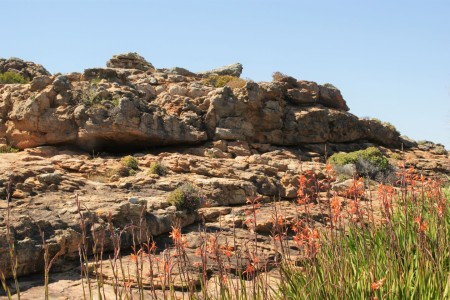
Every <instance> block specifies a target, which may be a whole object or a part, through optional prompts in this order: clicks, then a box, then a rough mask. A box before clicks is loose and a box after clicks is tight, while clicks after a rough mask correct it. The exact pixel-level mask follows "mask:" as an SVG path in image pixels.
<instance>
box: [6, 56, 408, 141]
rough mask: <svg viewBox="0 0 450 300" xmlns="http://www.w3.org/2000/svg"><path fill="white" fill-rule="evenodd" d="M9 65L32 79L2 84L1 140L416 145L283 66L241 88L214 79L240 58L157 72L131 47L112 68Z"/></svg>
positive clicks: (230, 72) (235, 68) (232, 69)
mask: <svg viewBox="0 0 450 300" xmlns="http://www.w3.org/2000/svg"><path fill="white" fill-rule="evenodd" d="M5 66H6V67H5ZM8 66H9V67H11V66H14V67H15V68H19V69H18V70H17V71H19V72H22V73H24V74H28V75H27V76H29V77H30V79H32V81H31V82H30V84H21V85H20V84H5V85H0V139H4V140H6V142H7V143H8V144H10V145H12V146H14V147H17V148H20V149H24V148H30V147H36V146H41V145H58V144H71V145H78V146H81V147H83V148H85V149H88V150H92V149H99V148H102V147H128V148H132V147H157V146H164V145H186V144H191V145H192V144H201V143H205V142H208V141H216V140H225V141H246V142H249V143H259V144H271V145H277V146H298V145H304V144H324V143H350V142H352V143H354V142H358V141H361V142H371V143H375V144H378V145H384V146H389V147H400V146H401V145H402V143H403V144H405V143H406V142H408V141H406V140H403V138H401V137H400V134H399V133H398V132H397V131H396V130H395V128H393V127H392V126H389V125H387V124H385V123H382V122H379V121H376V120H365V119H360V118H358V117H357V116H355V115H353V114H351V113H349V112H348V110H349V108H348V106H347V104H346V102H345V100H344V98H343V97H342V95H341V92H340V91H339V90H338V89H337V88H335V87H334V86H332V85H329V84H325V85H320V84H317V83H315V82H312V81H305V80H297V79H295V78H293V77H290V76H286V75H283V74H281V73H275V74H274V80H273V81H272V82H260V83H256V82H252V81H249V80H246V81H245V80H243V79H239V84H240V86H233V85H231V84H229V86H227V85H226V86H223V87H215V86H212V85H211V83H209V82H208V81H207V80H205V77H208V76H234V77H239V76H240V74H241V72H242V65H241V64H233V65H229V66H225V67H222V68H218V69H215V70H212V71H208V72H202V73H197V74H195V73H193V72H190V71H188V70H186V69H183V68H171V69H155V67H154V66H153V65H152V64H151V63H149V62H147V61H146V60H145V59H144V58H143V57H142V56H140V55H139V54H137V53H126V54H119V55H114V56H113V57H112V58H111V59H110V60H109V61H108V62H107V66H108V67H107V68H94V69H87V70H85V72H84V73H83V74H80V73H70V74H65V75H58V76H56V75H55V76H51V75H50V73H48V72H47V71H46V70H45V69H44V68H43V67H42V66H39V65H36V64H33V63H29V62H26V63H25V62H23V61H21V60H17V59H14V60H4V59H3V60H0V71H5V70H7V68H8ZM35 66H38V67H35ZM21 68H22V69H21ZM231 78H233V77H231ZM408 145H410V146H411V145H414V142H411V141H409V142H408Z"/></svg>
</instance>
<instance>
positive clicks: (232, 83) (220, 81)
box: [204, 75, 247, 88]
mask: <svg viewBox="0 0 450 300" xmlns="http://www.w3.org/2000/svg"><path fill="white" fill-rule="evenodd" d="M204 83H205V84H207V85H212V86H213V87H216V88H219V87H224V86H229V87H231V88H242V87H244V86H245V84H246V83H247V82H246V81H245V80H244V79H241V78H239V77H235V76H230V75H223V76H210V77H208V78H206V79H205V80H204Z"/></svg>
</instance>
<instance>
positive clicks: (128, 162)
mask: <svg viewBox="0 0 450 300" xmlns="http://www.w3.org/2000/svg"><path fill="white" fill-rule="evenodd" d="M121 163H122V165H123V166H125V167H127V168H129V169H131V170H135V171H136V170H137V169H138V168H139V162H138V160H137V159H136V158H134V157H133V156H131V155H127V156H125V157H124V158H122V160H121Z"/></svg>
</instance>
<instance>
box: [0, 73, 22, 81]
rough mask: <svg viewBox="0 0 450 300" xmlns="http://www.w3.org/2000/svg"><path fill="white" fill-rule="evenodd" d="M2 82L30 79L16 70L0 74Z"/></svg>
mask: <svg viewBox="0 0 450 300" xmlns="http://www.w3.org/2000/svg"><path fill="white" fill-rule="evenodd" d="M0 83H28V80H27V79H26V78H24V77H23V76H22V75H20V74H19V73H16V72H10V71H8V72H5V73H2V74H0Z"/></svg>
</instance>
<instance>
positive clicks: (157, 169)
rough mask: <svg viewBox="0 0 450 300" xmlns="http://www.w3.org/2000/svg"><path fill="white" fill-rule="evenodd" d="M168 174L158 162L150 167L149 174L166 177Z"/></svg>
mask: <svg viewBox="0 0 450 300" xmlns="http://www.w3.org/2000/svg"><path fill="white" fill-rule="evenodd" d="M166 173H167V169H166V168H165V167H164V166H163V165H161V164H160V163H159V162H157V161H155V162H153V163H151V165H150V167H149V168H148V174H156V175H159V176H164V175H166Z"/></svg>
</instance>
